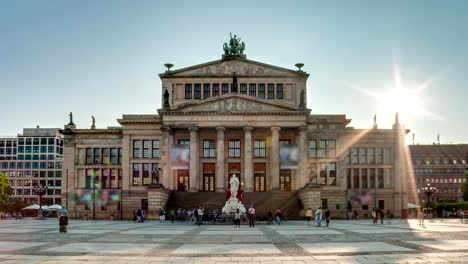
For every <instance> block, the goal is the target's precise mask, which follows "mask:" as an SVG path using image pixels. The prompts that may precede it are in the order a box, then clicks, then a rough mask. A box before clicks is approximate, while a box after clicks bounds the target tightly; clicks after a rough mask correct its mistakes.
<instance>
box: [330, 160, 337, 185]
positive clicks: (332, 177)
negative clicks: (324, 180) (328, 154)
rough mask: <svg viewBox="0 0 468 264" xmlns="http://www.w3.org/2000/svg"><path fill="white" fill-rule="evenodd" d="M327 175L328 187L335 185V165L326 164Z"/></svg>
mask: <svg viewBox="0 0 468 264" xmlns="http://www.w3.org/2000/svg"><path fill="white" fill-rule="evenodd" d="M328 174H329V179H330V185H336V163H330V164H328Z"/></svg>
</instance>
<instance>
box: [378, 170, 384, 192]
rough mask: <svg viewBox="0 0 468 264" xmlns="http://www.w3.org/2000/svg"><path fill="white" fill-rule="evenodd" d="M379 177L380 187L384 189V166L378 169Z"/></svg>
mask: <svg viewBox="0 0 468 264" xmlns="http://www.w3.org/2000/svg"><path fill="white" fill-rule="evenodd" d="M377 178H378V183H379V189H382V188H383V187H384V170H383V168H379V169H378V170H377Z"/></svg>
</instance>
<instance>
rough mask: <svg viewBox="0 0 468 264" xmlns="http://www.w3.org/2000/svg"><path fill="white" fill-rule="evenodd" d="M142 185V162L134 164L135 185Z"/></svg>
mask: <svg viewBox="0 0 468 264" xmlns="http://www.w3.org/2000/svg"><path fill="white" fill-rule="evenodd" d="M139 185H140V164H138V163H134V164H133V186H139Z"/></svg>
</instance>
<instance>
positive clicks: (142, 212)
mask: <svg viewBox="0 0 468 264" xmlns="http://www.w3.org/2000/svg"><path fill="white" fill-rule="evenodd" d="M141 222H142V223H144V222H145V210H143V209H141Z"/></svg>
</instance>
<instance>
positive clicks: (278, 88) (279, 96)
mask: <svg viewBox="0 0 468 264" xmlns="http://www.w3.org/2000/svg"><path fill="white" fill-rule="evenodd" d="M276 99H283V84H282V83H279V84H277V85H276Z"/></svg>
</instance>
